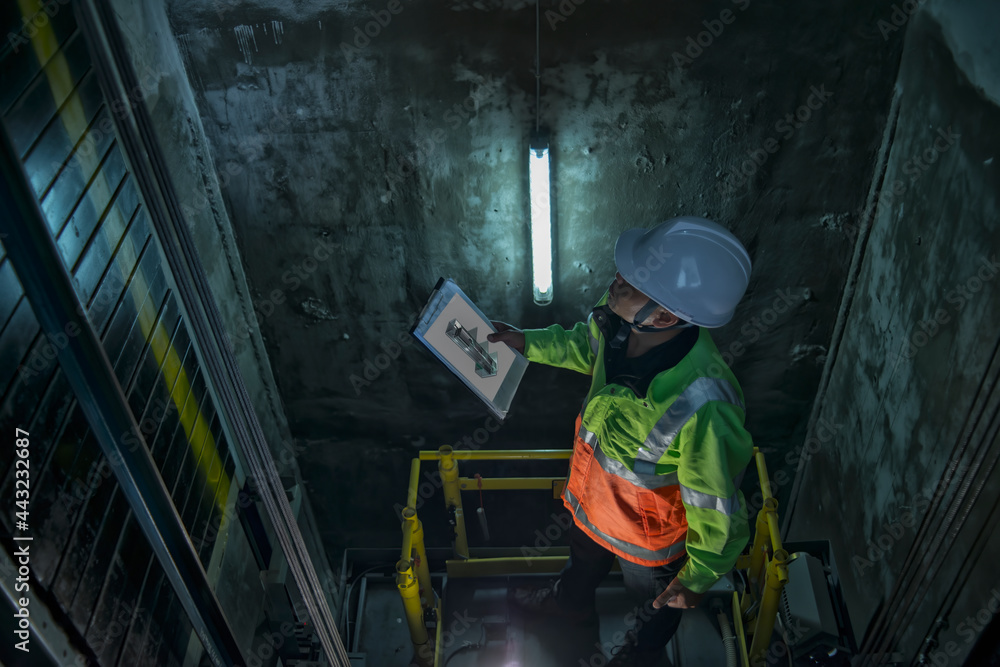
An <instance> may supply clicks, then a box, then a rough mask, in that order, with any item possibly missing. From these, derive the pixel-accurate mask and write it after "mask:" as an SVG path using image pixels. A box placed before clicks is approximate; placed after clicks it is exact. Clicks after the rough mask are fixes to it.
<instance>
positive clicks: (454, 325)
mask: <svg viewBox="0 0 1000 667" xmlns="http://www.w3.org/2000/svg"><path fill="white" fill-rule="evenodd" d="M477 331H478V330H477V329H466V328H465V327H463V326H462V323H461V322H459V321H458V320H452V321H451V322H450V323H449V324H448V329H447V331H446V332H445V333H447V334H448V338H450V339H451V340H452V341H453V342H454V343H455V345H458V347H459V348H461V349H462V351H463V352H465V353H466V354H467V355H469V357H470V358H471V359H472V360H473V361H475V362H476V375H478V376H479V377H481V378H485V377H493V376H494V375H496V374H497V354H496V352H494V353H492V354H491V353H490V352H489V350H487V349H486V347H485V345H484V344H483V343H479V342H477V341H476V333H477Z"/></svg>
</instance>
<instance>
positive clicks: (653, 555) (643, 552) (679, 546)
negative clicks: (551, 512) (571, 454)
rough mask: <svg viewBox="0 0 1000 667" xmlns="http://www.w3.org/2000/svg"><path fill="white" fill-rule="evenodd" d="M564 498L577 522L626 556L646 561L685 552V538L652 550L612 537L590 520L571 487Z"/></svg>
mask: <svg viewBox="0 0 1000 667" xmlns="http://www.w3.org/2000/svg"><path fill="white" fill-rule="evenodd" d="M563 498H564V499H565V501H566V503H567V504H568V506H569V508H570V510H571V511H572V512H573V517H574V519H575V520H576V522H577V523H578V524H579V525H581V526H582V527H584V528H586V529H587V530H588V531H590V532H592V533H593V534H594V535H595V536H597V537H600V538H601V539H602V540H604V541H605V542H606V543H607V544H608V545H609V546H611V547H612V551H614V552H615V553H619V552H621V554H622V555H625V556H632V557H634V558H639V559H641V560H644V561H654V562H655V561H670V560H673V559H674V558H676V557H677V556H680V555H681V554H682V553H684V545H685V541H684V540H680V541H679V542H675V543H673V544H671V545H670V546H669V547H665V548H663V549H659V550H657V551H651V550H649V549H643V548H642V547H640V546H636V545H634V544H630V543H628V542H625V541H623V540H619V539H617V538H615V537H611V536H610V535H608V534H606V533H604V532H602V531H601V530H599V529H598V528H597V527H596V526H594V524H592V523H591V522H590V519H588V518H587V513H586V512H585V511H584V510H583V507H582V506H581V505H580V503H579V501H577V499H576V497H575V496H574V495H573V494H572V493H571V492H570V490H569V487H567V488H566V489H565V490H564V491H563Z"/></svg>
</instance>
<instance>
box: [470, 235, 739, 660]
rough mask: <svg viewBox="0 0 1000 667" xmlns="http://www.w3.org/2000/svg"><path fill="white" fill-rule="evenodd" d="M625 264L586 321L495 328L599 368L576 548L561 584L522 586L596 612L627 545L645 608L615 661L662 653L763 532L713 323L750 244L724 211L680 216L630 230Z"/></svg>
mask: <svg viewBox="0 0 1000 667" xmlns="http://www.w3.org/2000/svg"><path fill="white" fill-rule="evenodd" d="M615 264H616V266H617V269H618V272H617V273H616V275H615V279H614V281H613V282H612V283H611V285H610V287H609V289H608V291H607V293H605V295H604V296H603V297H602V298H601V300H600V302H599V303H598V304H597V307H596V308H594V310H593V312H592V313H591V314H590V316H589V317H588V318H587V321H586V322H578V323H577V324H576V325H575V326H574V327H573V328H572V329H570V330H568V331H567V330H566V329H564V328H563V327H561V326H559V325H552V326H550V327H547V328H545V329H528V330H525V331H523V332H522V331H519V330H517V329H515V328H513V327H511V326H510V325H507V324H504V323H499V322H497V323H494V325H495V327H496V328H497V331H498V333H495V334H491V335H490V336H489V340H490V342H504V343H507V344H508V345H510V346H511V347H513V348H515V349H517V350H518V351H520V352H522V353H523V354H525V356H526V357H527V358H528V360H529V361H537V362H540V363H543V364H548V365H551V366H558V367H561V368H569V369H572V370H575V371H578V372H581V373H586V374H589V375H592V376H593V380H592V382H591V386H590V391H589V393H588V394H587V397H586V399H585V400H584V402H583V407H582V408H581V410H580V415H579V416H578V417H577V420H576V440H575V442H574V446H573V456H572V459H571V462H570V471H569V476H568V479H567V481H566V487H565V489H564V491H563V496H562V498H563V502H564V504H565V505H566V507H567V509H568V510H569V511H570V513H571V514H572V516H573V519H574V522H573V526H572V528H571V530H570V534H569V546H570V557H569V560H568V561H567V563H566V566H565V568H564V569H563V571H562V572H561V573H560V577H559V580H558V582H556V584H555V585H554V586H551V587H548V588H542V589H522V590H518V591H515V593H514V596H513V597H514V599H513V602H514V603H515V604H516V605H518V606H520V607H522V608H524V609H526V610H529V611H536V612H542V613H551V614H556V615H559V616H562V617H564V618H567V619H570V620H575V621H585V620H592V619H594V618H595V612H594V598H595V590H596V588H597V586H598V585H599V584H600V582H601V580H602V579H604V577H605V576H606V575H607V574H608V572H609V571H610V569H611V566H612V565H613V563H614V559H615V556H617V557H618V559H619V562H620V564H621V568H622V572H623V575H624V580H625V586H626V588H627V589H628V590H629V591H630V593H631V594H632V595H634V596H635V597H637V598H640V599H641V600H642V607H641V608H640V610H639V611H638V613H637V614H635V616H636V621H635V624H634V625H635V628H634V632H630V633H629V640H628V641H627V642H626V645H625V646H624V647H621V649H620V651H618V652H617V654H616V656H615V658H613V660H612V662H611V663H610V664H611V665H656V664H658V663H659V661H660V660H661V659H662V657H663V649H664V647H665V646H666V644H667V642H668V641H669V640H670V637H671V636H673V634H674V632H675V631H676V629H677V626H678V624H679V623H680V614H681V610H682V609H686V608H692V607H694V606H696V605H697V604H698V602H699V600H700V599H701V597H702V594H703V593H704V592H705V591H706V590H708V589H709V588H710V587H711V586H712V584H714V583H715V582H716V581H717V580H718V579H719V578H720V577H722V576H723V575H725V574H726V573H727V572H729V571H730V570H731V569H732V567H733V565H734V564H735V562H736V559H737V557H738V556H739V555H740V553H741V552H742V551H743V548H744V547H745V546H746V544H747V541H748V540H749V536H750V530H749V524H748V521H747V506H746V501H745V499H744V497H743V494H742V493H741V492H740V490H739V486H740V481H741V479H742V477H743V473H744V470H745V469H746V467H747V464H748V463H749V462H750V459H751V456H752V452H753V442H752V439H751V436H750V434H749V433H748V432H747V431H746V429H745V428H744V399H743V392H742V390H741V389H740V386H739V383H738V382H737V381H736V378H735V376H734V375H733V373H732V371H731V370H730V369H729V367H728V366H727V365H726V363H725V362H724V361H723V360H722V357H721V355H720V354H719V350H718V348H716V346H715V343H714V342H713V341H712V338H711V336H710V335H709V333H708V329H709V328H714V327H720V326H722V325H724V324H726V323H727V322H729V321H730V320H731V319H732V317H733V312H734V310H735V308H736V305H737V303H739V301H740V299H742V297H743V294H744V293H745V292H746V288H747V284H748V281H749V278H750V257H749V256H748V255H747V252H746V249H745V248H744V247H743V245H742V244H741V243H740V242H739V240H738V239H737V238H736V237H735V236H734V235H733V234H732V233H730V232H729V231H728V230H727V229H725V228H724V227H722V226H721V225H718V224H716V223H714V222H711V221H709V220H705V219H703V218H695V217H681V218H674V219H672V220H668V221H666V222H664V223H662V224H660V225H658V226H656V227H654V228H652V229H650V230H645V229H633V230H630V231H627V232H624V233H623V234H622V235H621V236H620V237H619V238H618V241H617V243H616V245H615Z"/></svg>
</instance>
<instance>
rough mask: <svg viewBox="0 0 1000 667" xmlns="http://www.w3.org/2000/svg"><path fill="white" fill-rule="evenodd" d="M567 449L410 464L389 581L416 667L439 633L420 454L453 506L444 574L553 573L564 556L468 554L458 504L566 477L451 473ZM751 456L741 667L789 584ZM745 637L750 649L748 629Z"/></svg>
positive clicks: (463, 455) (765, 636) (431, 457)
mask: <svg viewBox="0 0 1000 667" xmlns="http://www.w3.org/2000/svg"><path fill="white" fill-rule="evenodd" d="M571 454H572V451H571V450H568V449H529V450H519V449H518V450H514V449H494V450H476V451H471V450H454V449H453V448H452V447H450V446H448V445H445V446H443V447H441V448H440V449H439V450H438V451H429V450H424V451H421V452H420V453H419V455H418V456H417V458H415V459H413V462H412V463H411V465H410V484H409V488H408V489H407V494H406V507H405V508H404V509H403V512H402V515H403V521H402V529H403V545H402V550H401V553H400V559H399V562H398V563H396V585H397V587H398V588H399V593H400V596H401V598H402V600H403V609H404V611H405V614H406V622H407V625H408V627H409V629H410V639H411V640H412V642H413V649H414V654H415V655H416V656H417V662H418V664H419V665H420V666H421V667H439V665H440V664H441V662H440V661H441V658H442V657H443V656H442V655H441V651H440V646H441V642H440V638H441V618H442V616H441V614H442V601H441V599H440V598H439V597H438V596H437V594H436V593H435V591H434V589H433V587H432V586H431V576H430V569H429V568H428V565H427V552H426V549H425V547H424V530H423V526H422V524H421V523H420V519H418V518H417V510H416V507H417V488H418V486H419V483H420V464H421V462H423V461H437V462H438V471H439V473H440V474H441V481H442V486H443V492H444V502H445V507H446V508H447V509H449V510H452V511H453V512H454V519H455V558H454V559H453V560H449V561H447V568H448V573H449V575H450V576H465V577H474V576H490V575H497V574H520V573H527V572H531V573H538V572H557V571H558V570H559V568H561V567H562V564H563V563H564V562H565V560H566V558H565V556H532V557H528V556H522V557H517V556H514V557H505V558H473V557H471V556H470V554H469V542H468V537H467V534H466V531H465V514H464V512H463V509H462V491H478V490H479V489H480V488H481V489H483V490H486V491H498V490H504V491H507V490H543V491H544V490H551V491H552V493H553V496H554V497H557V498H558V497H559V495H560V493H561V492H562V486H563V485H564V484H565V482H566V478H565V477H508V478H494V479H485V478H482V479H480V478H469V477H460V476H459V474H458V462H459V461H514V460H522V461H530V460H535V461H542V460H556V459H569V458H570V456H571ZM753 455H754V462H755V463H756V466H757V474H758V475H759V477H760V488H761V493H762V495H763V498H764V504H763V507H761V509H760V511H759V512H758V513H757V521H756V531H755V534H754V539H753V545H752V546H751V549H750V553H749V554H744V555H742V556H740V557H739V559H738V560H737V561H736V566H735V569H739V570H747V576H748V580H749V582H750V585H749V586H748V587H747V590H746V591H744V593H743V595H742V596H741V595H740V594H739V593H736V592H734V593H733V601H732V612H733V619H734V631H735V632H736V636H737V638H738V642H737V646H738V652H739V659H740V663H741V665H742V667H750V664H751V661H754V662H757V661H759V660H760V659H762V658H763V657H764V654H765V653H766V652H767V649H768V647H769V646H770V643H771V635H772V634H773V632H774V622H775V619H776V617H777V613H778V601H779V600H780V599H781V590H782V588H784V586H785V584H786V583H788V559H789V556H788V552H787V551H785V549H784V548H783V547H782V544H781V536H780V535H779V533H778V501H777V499H776V498H775V497H774V495H773V494H772V493H771V484H770V482H769V480H768V473H767V464H766V462H765V461H764V455H763V454H762V453H761V452H760V450H758V449H757V448H756V447H754V450H753ZM431 610H433V611H434V612H436V615H437V623H436V625H437V627H436V632H435V640H434V645H433V647H432V646H430V643H429V642H430V634H429V633H428V630H427V622H426V620H425V616H426V614H427V613H428V612H430V611H431ZM748 635H749V636H752V639H751V641H750V646H749V648H748V647H747V636H748Z"/></svg>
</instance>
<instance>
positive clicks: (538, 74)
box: [535, 0, 542, 134]
mask: <svg viewBox="0 0 1000 667" xmlns="http://www.w3.org/2000/svg"><path fill="white" fill-rule="evenodd" d="M541 2H542V0H535V134H537V133H538V127H539V118H540V114H541V110H542V94H541V89H542V69H541V65H540V64H539V62H540V58H539V55H538V53H539V49H538V44H539V33H540V28H539V10H538V6H539V5H540V4H541Z"/></svg>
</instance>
